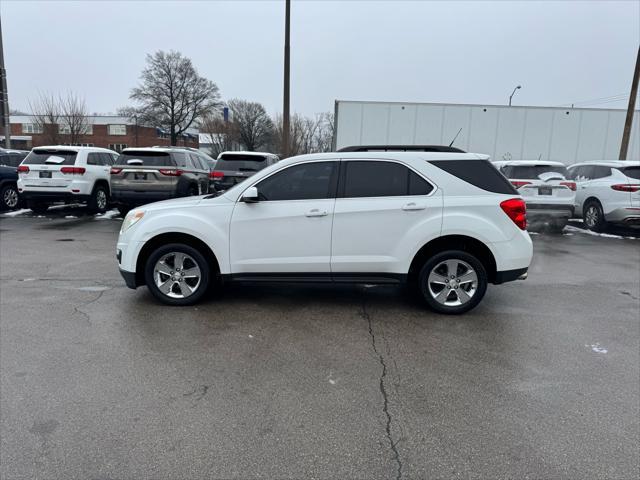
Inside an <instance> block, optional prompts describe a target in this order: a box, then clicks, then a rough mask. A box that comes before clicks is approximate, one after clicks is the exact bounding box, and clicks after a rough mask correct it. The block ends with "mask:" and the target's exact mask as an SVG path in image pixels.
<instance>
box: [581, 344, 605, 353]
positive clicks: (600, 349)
mask: <svg viewBox="0 0 640 480" xmlns="http://www.w3.org/2000/svg"><path fill="white" fill-rule="evenodd" d="M585 347H590V348H591V350H592V351H593V352H595V353H607V352H608V350H607V349H606V348H604V347H601V346H600V344H599V343H597V342H596V343H594V344H591V345H585Z"/></svg>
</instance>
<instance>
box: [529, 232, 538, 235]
mask: <svg viewBox="0 0 640 480" xmlns="http://www.w3.org/2000/svg"><path fill="white" fill-rule="evenodd" d="M529 235H540V234H539V233H538V232H529Z"/></svg>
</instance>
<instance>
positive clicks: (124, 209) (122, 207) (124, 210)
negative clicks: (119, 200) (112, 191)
mask: <svg viewBox="0 0 640 480" xmlns="http://www.w3.org/2000/svg"><path fill="white" fill-rule="evenodd" d="M118 211H119V212H120V216H121V217H122V218H124V217H126V216H127V213H129V212H130V211H131V206H129V205H118Z"/></svg>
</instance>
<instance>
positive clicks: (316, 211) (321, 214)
mask: <svg viewBox="0 0 640 480" xmlns="http://www.w3.org/2000/svg"><path fill="white" fill-rule="evenodd" d="M327 215H329V212H327V211H326V210H322V211H321V210H319V209H317V208H313V209H311V210H309V211H308V212H307V213H305V216H307V217H326V216H327Z"/></svg>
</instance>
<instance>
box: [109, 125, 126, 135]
mask: <svg viewBox="0 0 640 480" xmlns="http://www.w3.org/2000/svg"><path fill="white" fill-rule="evenodd" d="M107 131H108V133H109V135H126V134H127V126H126V125H109V126H108V129H107Z"/></svg>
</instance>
